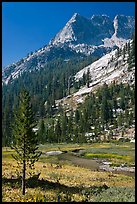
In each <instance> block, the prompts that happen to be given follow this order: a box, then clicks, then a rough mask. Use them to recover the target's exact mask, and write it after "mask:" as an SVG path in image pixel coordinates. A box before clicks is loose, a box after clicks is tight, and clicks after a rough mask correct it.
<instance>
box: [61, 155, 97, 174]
mask: <svg viewBox="0 0 137 204" xmlns="http://www.w3.org/2000/svg"><path fill="white" fill-rule="evenodd" d="M58 158H59V159H60V160H68V161H70V162H71V163H72V164H74V165H76V166H80V167H83V168H88V169H91V170H99V164H98V163H97V162H96V161H95V160H91V159H90V160H89V159H85V158H79V157H78V156H74V155H72V154H70V153H66V154H61V155H58Z"/></svg>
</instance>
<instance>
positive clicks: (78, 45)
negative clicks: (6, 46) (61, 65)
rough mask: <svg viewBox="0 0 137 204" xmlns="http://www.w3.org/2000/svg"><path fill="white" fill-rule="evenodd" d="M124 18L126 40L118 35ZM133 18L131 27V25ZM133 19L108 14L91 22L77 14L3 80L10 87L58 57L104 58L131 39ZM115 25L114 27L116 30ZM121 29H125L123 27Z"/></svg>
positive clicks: (10, 68) (10, 69)
mask: <svg viewBox="0 0 137 204" xmlns="http://www.w3.org/2000/svg"><path fill="white" fill-rule="evenodd" d="M123 19H124V26H125V32H122V33H125V34H124V35H125V39H124V38H122V37H120V36H121V35H122V33H121V30H120V32H119V33H118V27H119V26H118V25H119V24H118V23H119V21H121V20H122V21H123ZM131 19H132V24H129V22H130V23H131ZM133 19H134V17H131V16H123V15H117V16H115V18H114V20H113V21H111V20H110V18H109V16H107V15H93V16H92V17H91V18H90V19H88V18H86V17H83V16H81V15H80V14H78V13H75V14H74V15H73V16H72V17H71V19H70V20H69V21H68V22H67V23H66V25H65V26H64V27H63V29H62V30H60V31H59V32H58V33H57V34H56V36H55V37H54V38H53V39H52V40H51V41H50V42H49V44H48V45H47V46H44V47H42V48H41V49H39V50H37V51H36V52H32V53H30V54H29V55H28V56H27V57H24V58H22V59H21V60H19V61H18V62H16V63H13V64H12V65H8V66H6V67H5V68H4V70H2V81H3V83H6V84H8V83H9V82H10V81H12V80H13V79H14V78H16V77H18V76H19V75H20V74H21V73H22V72H24V71H26V70H27V71H28V70H30V71H31V70H35V69H41V68H42V67H43V66H44V65H45V64H46V63H48V62H49V61H51V60H53V59H55V58H59V57H61V58H64V60H65V59H68V58H69V57H71V56H77V57H83V56H89V55H94V56H98V57H101V56H103V55H105V54H107V53H109V52H110V51H112V50H113V49H115V48H116V47H121V46H122V45H123V44H125V43H126V42H127V40H128V38H129V39H130V35H131V33H132V32H131V31H134V20H133ZM127 22H128V24H127ZM102 24H103V26H102ZM113 24H115V29H114V28H113ZM91 25H92V26H93V27H92V26H91ZM127 25H128V26H127ZM82 26H83V27H82ZM122 29H124V27H123V26H122ZM107 30H108V31H109V33H107ZM100 33H101V34H100ZM106 33H107V34H106ZM117 34H118V36H119V37H117Z"/></svg>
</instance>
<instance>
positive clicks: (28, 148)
mask: <svg viewBox="0 0 137 204" xmlns="http://www.w3.org/2000/svg"><path fill="white" fill-rule="evenodd" d="M19 100H20V103H19V107H18V110H17V111H15V113H14V124H13V137H14V141H15V142H14V144H13V145H12V148H13V149H14V150H15V153H16V154H15V155H13V158H14V159H15V160H16V161H17V162H18V163H20V164H21V165H22V194H23V195H25V177H26V176H25V175H26V167H27V165H29V167H34V163H35V162H36V161H38V159H39V157H40V155H41V152H40V151H36V150H37V149H38V141H37V135H36V134H35V133H34V131H33V128H34V127H35V126H36V123H35V120H34V114H33V112H32V106H31V104H30V97H29V93H28V92H27V91H26V90H25V89H23V90H22V91H21V93H20V97H19Z"/></svg>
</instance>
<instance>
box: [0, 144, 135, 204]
mask: <svg viewBox="0 0 137 204" xmlns="http://www.w3.org/2000/svg"><path fill="white" fill-rule="evenodd" d="M126 145H127V147H124V145H123V144H122V146H123V149H125V150H124V151H128V146H129V147H130V149H131V145H130V144H126ZM110 146H111V144H108V143H106V144H90V145H89V144H82V145H78V144H76V146H75V145H74V144H68V145H66V146H65V144H60V145H55V147H54V145H48V144H46V145H43V146H41V147H40V148H41V149H42V150H43V151H44V152H45V151H51V150H58V147H60V148H61V150H62V149H63V150H64V151H66V150H73V149H74V148H75V149H85V151H86V150H87V151H89V150H91V149H90V148H94V149H95V148H96V150H97V149H101V148H102V149H105V151H106V149H107V148H109V147H110ZM113 148H114V146H113ZM119 148H120V147H119ZM132 148H133V146H132ZM9 151H10V150H9V149H8V151H7V152H8V153H7V152H6V150H5V149H4V151H3V152H4V153H3V154H2V178H3V179H2V201H3V202H46V201H47V202H48V201H49V202H53V201H54V202H57V201H58V195H60V199H61V201H65V202H68V201H75V202H80V201H83V202H84V201H94V200H95V201H96V202H98V200H99V198H100V201H99V202H101V200H102V199H103V196H104V200H105V199H106V200H107V201H108V200H109V199H110V201H111V197H110V198H109V197H108V194H109V192H111V194H112V200H114V197H115V196H114V195H116V192H118V191H119V188H120V189H124V190H121V192H122V193H121V194H120V196H119V197H117V198H115V201H117V202H118V201H121V200H122V199H123V201H126V200H127V199H129V202H130V201H131V202H132V201H133V202H134V189H135V178H134V177H131V176H127V175H124V174H116V173H112V172H99V171H95V170H94V171H93V170H90V169H87V168H82V167H80V166H75V165H73V164H71V163H70V162H68V161H62V160H59V159H58V157H57V156H46V155H42V156H41V157H40V160H39V161H38V162H36V163H35V173H36V172H37V173H38V172H40V173H41V174H40V177H39V179H38V180H37V181H35V182H32V183H29V182H28V184H27V187H26V194H25V196H23V195H22V194H21V180H19V179H18V177H17V168H18V166H17V163H16V161H15V160H14V159H13V158H12V157H11V156H9ZM12 153H13V151H11V154H12ZM88 154H91V153H88ZM109 154H110V153H109ZM125 155H126V154H125ZM125 155H124V156H125ZM105 156H106V155H105ZM115 156H116V155H115ZM117 156H120V157H119V158H117V160H120V161H121V160H122V159H123V158H122V157H121V155H118V154H117ZM111 157H112V155H111ZM112 159H116V158H112ZM58 164H60V165H58ZM30 172H31V171H30V170H29V169H27V172H26V173H27V179H28V178H29V173H30ZM125 195H127V198H126V197H125Z"/></svg>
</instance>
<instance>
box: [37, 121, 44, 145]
mask: <svg viewBox="0 0 137 204" xmlns="http://www.w3.org/2000/svg"><path fill="white" fill-rule="evenodd" d="M44 134H45V124H44V120H43V119H42V120H41V121H40V127H39V131H38V138H39V143H44Z"/></svg>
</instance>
